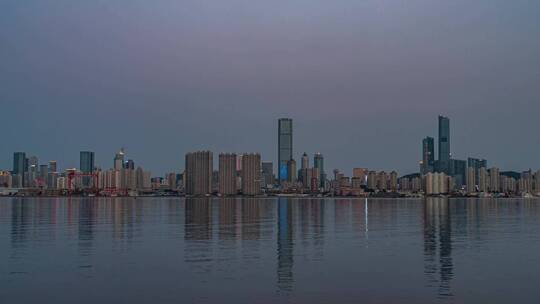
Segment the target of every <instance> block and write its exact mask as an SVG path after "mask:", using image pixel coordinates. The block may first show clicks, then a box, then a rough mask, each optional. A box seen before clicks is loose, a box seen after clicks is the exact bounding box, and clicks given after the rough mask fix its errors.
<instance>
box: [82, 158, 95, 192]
mask: <svg viewBox="0 0 540 304" xmlns="http://www.w3.org/2000/svg"><path fill="white" fill-rule="evenodd" d="M79 161H80V163H79V164H80V166H79V169H80V170H81V172H82V173H92V172H94V168H95V164H94V152H91V151H81V153H80V158H79ZM91 184H92V177H90V176H83V178H82V186H83V188H88V187H90V186H91Z"/></svg>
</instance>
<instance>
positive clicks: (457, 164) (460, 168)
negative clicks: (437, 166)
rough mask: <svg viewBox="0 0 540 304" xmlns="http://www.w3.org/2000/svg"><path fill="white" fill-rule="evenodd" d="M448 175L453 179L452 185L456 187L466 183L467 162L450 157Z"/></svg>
mask: <svg viewBox="0 0 540 304" xmlns="http://www.w3.org/2000/svg"><path fill="white" fill-rule="evenodd" d="M449 175H450V176H451V177H452V178H453V180H454V185H455V186H456V187H458V188H461V187H462V186H464V185H466V183H467V162H466V161H464V160H459V159H450V170H449Z"/></svg>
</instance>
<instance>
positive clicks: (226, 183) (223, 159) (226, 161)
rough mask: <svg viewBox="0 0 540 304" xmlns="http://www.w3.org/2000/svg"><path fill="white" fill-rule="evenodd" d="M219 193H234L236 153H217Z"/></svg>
mask: <svg viewBox="0 0 540 304" xmlns="http://www.w3.org/2000/svg"><path fill="white" fill-rule="evenodd" d="M219 193H220V194H221V195H234V194H236V154H229V153H221V154H219Z"/></svg>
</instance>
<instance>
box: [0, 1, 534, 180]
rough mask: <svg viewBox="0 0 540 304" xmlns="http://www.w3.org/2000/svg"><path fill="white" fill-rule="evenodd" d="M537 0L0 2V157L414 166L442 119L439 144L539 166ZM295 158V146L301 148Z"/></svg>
mask: <svg viewBox="0 0 540 304" xmlns="http://www.w3.org/2000/svg"><path fill="white" fill-rule="evenodd" d="M539 16H540V2H539V1H520V0H514V1H502V0H478V1H466V0H458V1H427V0H426V1H381V0H378V1H353V0H351V1H340V0H336V1H319V0H297V1H253V0H250V1H247V0H246V1H237V0H228V1H206V0H193V1H133V0H129V1H67V0H56V1H20V0H4V1H1V2H0V109H1V111H0V113H1V114H2V122H3V128H2V129H3V130H4V132H3V133H2V144H1V145H0V169H3V168H6V169H9V168H11V166H12V157H13V152H14V151H25V152H27V154H28V155H37V156H38V157H39V158H40V162H45V161H48V160H52V159H55V160H58V161H59V167H60V168H65V167H78V165H79V151H81V150H92V151H95V152H96V164H97V165H98V166H101V167H103V168H109V167H111V166H112V162H113V157H114V153H115V152H116V151H117V150H118V149H119V148H120V147H122V146H124V147H126V151H127V155H128V157H129V158H132V159H134V160H135V162H136V164H137V165H139V164H140V165H142V166H144V167H145V168H148V169H150V170H152V171H153V172H154V173H155V174H161V173H163V172H169V171H173V170H175V171H178V170H180V169H183V167H184V164H183V163H184V154H185V153H186V152H189V151H194V150H198V149H209V150H212V151H214V152H215V153H219V152H227V151H231V152H244V151H245V152H261V153H262V159H263V160H269V161H273V162H274V164H275V163H276V159H277V119H278V118H280V117H290V118H292V119H293V120H294V153H295V158H296V159H297V161H298V160H299V158H300V155H301V154H302V153H303V152H304V151H306V152H308V154H310V157H312V155H313V153H314V152H321V153H323V154H324V155H325V167H326V170H327V172H328V173H330V172H331V170H332V169H333V168H339V169H342V170H345V171H346V172H347V171H348V170H350V168H352V167H358V166H361V167H369V168H373V169H384V170H391V169H396V170H398V171H399V172H400V173H411V172H417V171H418V161H419V160H420V159H421V140H422V138H423V137H425V136H428V135H429V136H433V137H435V138H436V136H437V115H439V114H443V115H445V116H448V117H450V119H451V136H452V139H451V151H452V154H453V156H454V157H456V158H460V159H464V158H466V157H468V156H473V157H482V158H486V159H487V160H488V164H489V165H490V166H491V165H496V166H498V167H500V168H501V169H503V170H505V169H515V170H525V169H528V168H529V167H531V168H533V169H538V168H540V158H539V155H540V135H539V130H540V128H539V127H540V119H539V113H540V38H539V37H540V18H539ZM311 161H313V160H312V159H311Z"/></svg>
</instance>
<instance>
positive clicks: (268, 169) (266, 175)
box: [262, 162, 274, 188]
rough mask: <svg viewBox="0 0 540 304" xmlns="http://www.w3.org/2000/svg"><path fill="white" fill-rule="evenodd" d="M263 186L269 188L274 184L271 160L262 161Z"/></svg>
mask: <svg viewBox="0 0 540 304" xmlns="http://www.w3.org/2000/svg"><path fill="white" fill-rule="evenodd" d="M262 175H263V178H262V179H263V187H265V188H269V187H272V185H273V184H274V164H273V163H272V162H263V163H262Z"/></svg>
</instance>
